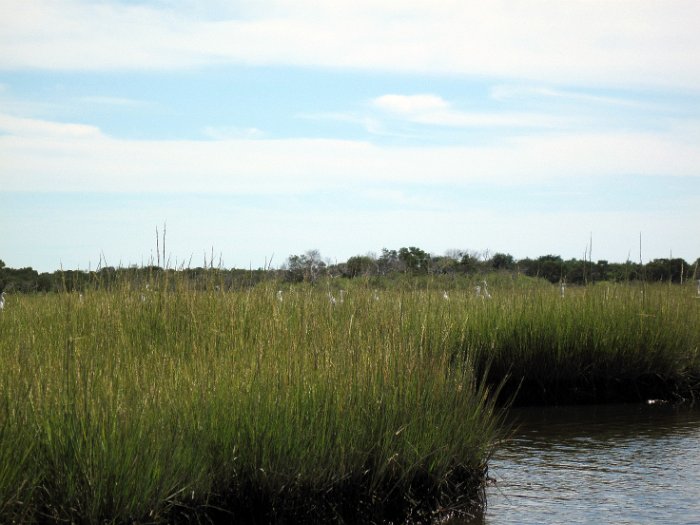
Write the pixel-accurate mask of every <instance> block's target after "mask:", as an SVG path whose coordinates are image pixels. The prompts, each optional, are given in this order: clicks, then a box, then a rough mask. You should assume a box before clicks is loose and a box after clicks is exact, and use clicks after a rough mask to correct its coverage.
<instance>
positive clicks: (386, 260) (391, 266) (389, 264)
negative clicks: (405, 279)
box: [377, 248, 404, 275]
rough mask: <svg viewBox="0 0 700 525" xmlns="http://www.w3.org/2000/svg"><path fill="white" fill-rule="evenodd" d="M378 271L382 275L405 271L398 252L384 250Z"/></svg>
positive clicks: (380, 257) (378, 262)
mask: <svg viewBox="0 0 700 525" xmlns="http://www.w3.org/2000/svg"><path fill="white" fill-rule="evenodd" d="M377 269H378V270H379V273H380V274H381V275H386V274H388V273H390V272H397V271H403V270H404V267H403V263H402V262H401V261H400V260H399V254H398V252H397V251H396V250H387V249H386V248H382V254H381V255H380V256H379V259H377Z"/></svg>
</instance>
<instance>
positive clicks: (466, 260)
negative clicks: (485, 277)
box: [459, 252, 481, 273]
mask: <svg viewBox="0 0 700 525" xmlns="http://www.w3.org/2000/svg"><path fill="white" fill-rule="evenodd" d="M480 268H481V260H480V259H479V257H478V255H477V254H476V253H473V252H471V253H463V254H462V258H461V259H460V260H459V269H460V270H461V271H462V272H464V273H476V272H478V271H479V269H480Z"/></svg>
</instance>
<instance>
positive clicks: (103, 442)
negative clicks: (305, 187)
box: [0, 273, 700, 523]
mask: <svg viewBox="0 0 700 525" xmlns="http://www.w3.org/2000/svg"><path fill="white" fill-rule="evenodd" d="M379 284H381V283H377V282H373V281H371V280H359V279H358V280H354V281H339V280H329V281H327V282H323V283H317V284H316V285H314V286H311V285H294V286H288V285H283V284H275V283H273V282H268V283H263V284H260V285H258V286H256V287H253V288H249V289H245V290H240V291H227V292H223V291H220V290H221V289H223V287H218V286H217V283H216V282H211V283H209V285H208V286H207V287H201V283H200V284H199V285H198V286H199V289H197V290H195V289H192V288H191V283H190V282H188V281H187V280H185V279H181V278H178V277H177V276H175V275H173V274H169V273H163V274H161V275H159V276H157V277H154V278H152V279H151V281H150V282H148V283H140V284H138V285H136V284H134V283H131V282H127V281H124V282H123V283H122V284H121V285H120V286H117V287H116V288H114V289H112V290H111V291H109V292H107V291H100V290H93V291H87V292H85V293H84V296H81V295H78V294H77V293H64V294H54V295H45V296H39V295H34V296H31V295H27V296H11V297H8V301H7V305H6V308H5V311H4V312H3V313H2V314H1V315H0V521H3V522H19V523H32V522H37V523H39V522H42V523H43V522H75V523H98V522H110V523H127V522H139V523H165V522H174V521H181V522H186V521H193V522H201V521H208V520H209V521H216V520H221V521H225V522H230V521H239V522H241V521H242V522H246V521H248V522H253V521H255V522H263V523H264V522H275V521H279V520H283V521H286V522H294V521H300V522H308V521H317V522H322V521H323V522H341V521H350V522H358V521H375V522H381V521H394V522H397V521H404V520H406V519H412V520H424V521H426V520H430V519H433V518H436V517H439V516H443V515H444V514H445V513H448V512H450V511H464V512H466V511H469V510H472V509H474V508H475V507H478V506H479V505H480V504H483V499H482V493H481V488H482V487H483V482H484V480H485V476H486V472H487V467H488V459H489V457H490V454H491V452H492V450H493V447H494V446H496V444H497V442H498V440H499V439H501V438H502V436H503V429H502V428H501V419H500V412H499V410H498V409H497V408H496V407H495V403H496V401H497V399H496V395H495V393H496V392H497V391H498V389H499V385H502V384H503V381H504V379H505V380H507V382H506V383H505V390H504V393H503V394H502V395H501V400H500V401H501V402H502V401H503V400H504V399H507V398H508V396H512V395H515V393H516V391H517V392H518V397H517V398H516V399H517V400H518V401H519V402H564V401H578V402H580V401H605V400H619V399H645V398H646V397H649V396H653V397H660V396H666V397H668V396H676V397H686V398H687V397H692V396H693V395H695V394H696V393H697V392H698V391H699V389H700V384H699V383H700V382H699V378H700V354H699V352H700V350H699V349H700V330H698V328H699V321H700V315H699V314H700V312H699V309H700V300H698V299H695V297H694V296H695V295H696V294H695V290H694V289H691V288H690V287H680V286H669V285H661V284H659V285H653V286H648V285H645V286H641V285H608V284H599V285H595V286H589V287H585V288H575V287H570V288H569V289H567V291H566V294H565V296H564V297H560V293H559V289H558V287H555V286H551V285H549V284H545V283H542V282H539V281H532V280H528V279H521V278H517V277H514V278H511V277H509V276H503V275H501V276H495V277H490V278H489V291H490V293H491V299H486V298H483V297H478V296H477V295H476V293H475V289H474V287H475V286H476V285H477V284H481V283H480V282H476V281H474V282H471V281H465V280H451V279H449V278H445V279H434V280H433V279H425V280H422V281H413V282H412V284H411V283H410V282H408V281H406V282H403V283H401V284H400V285H397V286H395V287H393V288H387V287H382V286H379ZM146 285H148V286H146ZM280 286H283V287H284V289H283V291H282V294H281V300H280V299H279V294H278V287H280ZM341 288H343V289H345V290H346V291H347V293H346V294H345V296H344V301H343V302H341V301H340V289H341ZM444 291H446V292H447V299H446V298H445V297H444ZM329 294H330V295H332V296H333V297H334V298H335V302H332V301H331V299H330V295H329ZM484 378H485V381H482V379H484ZM486 384H488V385H490V390H489V388H488V387H487V386H485V385H486Z"/></svg>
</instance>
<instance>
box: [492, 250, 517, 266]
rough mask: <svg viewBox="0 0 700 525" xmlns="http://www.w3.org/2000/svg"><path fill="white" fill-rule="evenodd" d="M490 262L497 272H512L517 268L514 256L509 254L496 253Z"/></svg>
mask: <svg viewBox="0 0 700 525" xmlns="http://www.w3.org/2000/svg"><path fill="white" fill-rule="evenodd" d="M489 262H490V264H491V267H492V268H495V269H496V270H511V269H512V268H513V267H514V266H515V260H514V259H513V256H512V255H510V254H507V253H495V254H493V257H491V259H490V260H489Z"/></svg>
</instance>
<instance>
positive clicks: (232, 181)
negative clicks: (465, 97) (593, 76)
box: [0, 115, 700, 194]
mask: <svg viewBox="0 0 700 525" xmlns="http://www.w3.org/2000/svg"><path fill="white" fill-rule="evenodd" d="M0 131H2V133H3V134H0V164H1V165H2V166H3V189H4V190H6V191H13V190H14V191H25V190H27V191H71V190H72V191H149V192H163V191H165V192H204V193H206V192H217V193H229V194H249V193H258V194H285V193H294V192H311V191H323V190H326V189H341V188H347V187H357V186H358V185H368V186H372V185H381V184H390V185H401V184H411V183H430V184H431V185H434V186H439V185H445V186H448V187H449V186H464V185H469V184H471V183H473V182H474V181H481V182H488V183H489V184H494V185H499V184H500V185H512V184H515V185H524V184H532V183H534V182H536V181H546V180H550V179H555V178H569V177H572V178H576V177H604V176H609V175H670V176H690V177H700V170H699V169H698V166H700V149H698V148H697V142H696V141H695V140H696V139H697V138H698V136H699V135H700V124H699V123H695V126H694V127H691V126H690V125H689V124H686V125H685V126H684V127H683V128H679V131H678V132H668V133H666V134H654V133H629V132H619V133H611V132H608V133H571V134H547V135H543V136H534V137H533V136H530V137H524V138H518V139H511V140H506V141H502V142H498V143H493V144H489V145H485V146H451V147H445V146H442V147H414V148H411V147H382V146H377V145H372V144H369V143H366V142H359V141H350V140H325V139H314V140H312V139H286V140H269V139H260V140H245V139H240V138H238V139H227V140H215V141H194V140H189V141H188V140H178V141H157V140H143V141H137V140H126V139H115V138H112V137H109V136H106V135H104V134H103V133H101V132H100V131H99V130H98V129H96V128H93V127H91V126H84V125H80V124H62V123H54V122H47V121H42V120H33V119H18V118H15V117H8V116H6V115H1V116H0Z"/></svg>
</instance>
